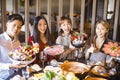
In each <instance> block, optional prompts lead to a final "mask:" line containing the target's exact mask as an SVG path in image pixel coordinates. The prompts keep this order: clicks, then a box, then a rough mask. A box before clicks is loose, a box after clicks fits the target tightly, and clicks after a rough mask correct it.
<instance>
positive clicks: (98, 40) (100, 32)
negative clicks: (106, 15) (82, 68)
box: [85, 20, 109, 65]
mask: <svg viewBox="0 0 120 80" xmlns="http://www.w3.org/2000/svg"><path fill="white" fill-rule="evenodd" d="M95 31H96V34H95V36H94V37H91V38H90V39H89V40H88V42H87V49H86V50H85V59H87V60H88V64H90V65H92V64H96V63H97V62H100V63H103V64H104V63H105V60H106V56H107V55H106V54H104V53H103V51H102V48H103V45H104V44H105V43H107V42H108V41H109V39H108V31H109V24H108V23H107V21H104V20H101V21H99V22H97V23H96V29H95Z"/></svg>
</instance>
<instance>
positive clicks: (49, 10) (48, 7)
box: [47, 0, 52, 33]
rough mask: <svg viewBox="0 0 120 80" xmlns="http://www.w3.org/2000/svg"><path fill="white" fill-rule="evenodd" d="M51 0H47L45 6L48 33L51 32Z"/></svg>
mask: <svg viewBox="0 0 120 80" xmlns="http://www.w3.org/2000/svg"><path fill="white" fill-rule="evenodd" d="M51 4H52V3H51V0H48V6H47V18H48V19H47V20H48V25H49V30H50V33H51V10H52V9H51V7H52V5H51Z"/></svg>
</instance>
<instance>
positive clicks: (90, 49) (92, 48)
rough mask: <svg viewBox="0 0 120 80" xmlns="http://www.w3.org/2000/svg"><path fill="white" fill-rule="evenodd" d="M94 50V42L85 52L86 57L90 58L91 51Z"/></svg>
mask: <svg viewBox="0 0 120 80" xmlns="http://www.w3.org/2000/svg"><path fill="white" fill-rule="evenodd" d="M93 51H94V47H93V44H91V47H90V48H88V49H87V51H86V53H85V59H88V58H89V57H90V53H93Z"/></svg>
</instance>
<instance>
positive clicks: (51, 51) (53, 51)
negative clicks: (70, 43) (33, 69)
mask: <svg viewBox="0 0 120 80" xmlns="http://www.w3.org/2000/svg"><path fill="white" fill-rule="evenodd" d="M63 52H64V47H63V46H62V45H53V46H47V47H46V48H45V49H44V53H45V54H48V55H51V56H55V55H59V54H61V53H63Z"/></svg>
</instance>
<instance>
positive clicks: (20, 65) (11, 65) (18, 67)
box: [9, 64, 27, 69]
mask: <svg viewBox="0 0 120 80" xmlns="http://www.w3.org/2000/svg"><path fill="white" fill-rule="evenodd" d="M26 66H27V64H10V65H9V68H16V69H20V68H23V67H26Z"/></svg>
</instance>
